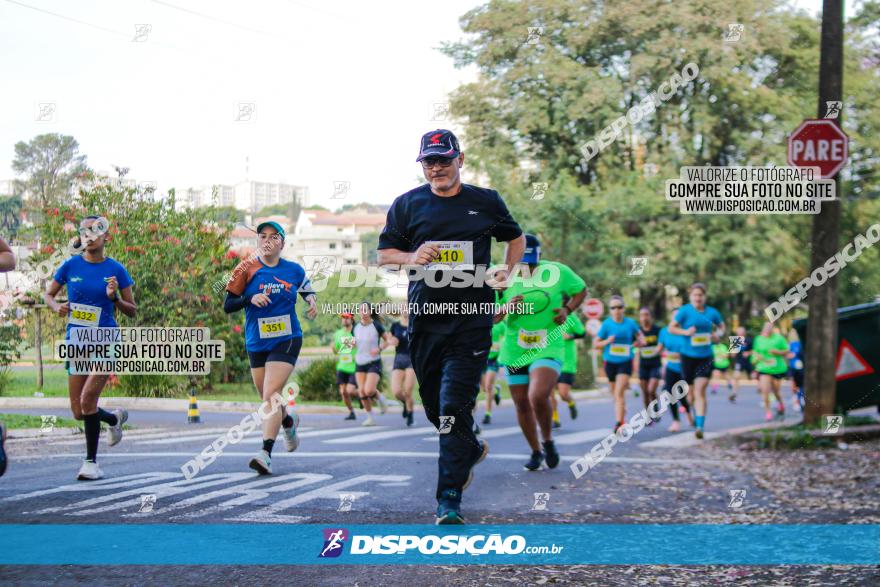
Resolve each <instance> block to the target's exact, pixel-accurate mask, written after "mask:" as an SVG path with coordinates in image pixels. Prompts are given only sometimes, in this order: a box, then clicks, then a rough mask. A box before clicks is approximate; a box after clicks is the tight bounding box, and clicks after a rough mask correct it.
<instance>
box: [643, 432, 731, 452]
mask: <svg viewBox="0 0 880 587" xmlns="http://www.w3.org/2000/svg"><path fill="white" fill-rule="evenodd" d="M720 436H724V433H723V432H706V433H705V437H704V439H703V440H700V439H699V438H697V437H696V436H694V433H693V432H692V431H691V432H680V433H678V434H673V435H672V436H664V437H663V438H658V439H657V440H649V441H648V442H640V443H639V446H640V447H645V448H685V447H688V446H696V445H698V444H702V443H703V442H705V441H706V440H712V439H713V438H718V437H720Z"/></svg>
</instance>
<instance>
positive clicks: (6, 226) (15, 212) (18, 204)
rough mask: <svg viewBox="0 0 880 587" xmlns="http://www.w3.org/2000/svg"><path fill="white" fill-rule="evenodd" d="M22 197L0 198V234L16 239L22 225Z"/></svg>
mask: <svg viewBox="0 0 880 587" xmlns="http://www.w3.org/2000/svg"><path fill="white" fill-rule="evenodd" d="M21 209H22V201H21V196H8V197H5V196H0V233H3V234H5V235H7V237H8V238H15V235H16V233H17V232H18V226H19V224H21Z"/></svg>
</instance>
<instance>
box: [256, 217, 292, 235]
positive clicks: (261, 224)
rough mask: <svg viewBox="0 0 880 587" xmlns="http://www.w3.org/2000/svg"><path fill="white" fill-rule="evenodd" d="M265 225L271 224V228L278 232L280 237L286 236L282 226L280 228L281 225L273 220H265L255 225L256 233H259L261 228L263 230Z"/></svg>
mask: <svg viewBox="0 0 880 587" xmlns="http://www.w3.org/2000/svg"><path fill="white" fill-rule="evenodd" d="M266 226H271V227H272V228H274V229H275V230H276V231H277V232H278V234H279V235H281V238H282V239H284V238H287V237H286V235H285V234H284V228H282V227H281V225H280V224H278V223H277V222H275V221H274V220H267V221H266V222H260V224H259V225H258V226H257V234H259V232H260V231H261V230H263V228H264V227H266Z"/></svg>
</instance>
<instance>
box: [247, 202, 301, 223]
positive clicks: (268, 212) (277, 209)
mask: <svg viewBox="0 0 880 587" xmlns="http://www.w3.org/2000/svg"><path fill="white" fill-rule="evenodd" d="M289 212H290V206H289V205H288V204H270V205H268V206H265V207H264V208H261V209H260V210H258V211H257V213H256V214H255V218H264V217H266V216H287V214H288V213H289ZM242 216H244V212H242ZM242 220H244V218H242ZM294 220H295V219H294Z"/></svg>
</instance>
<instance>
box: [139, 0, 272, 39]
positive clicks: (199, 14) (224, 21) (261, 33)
mask: <svg viewBox="0 0 880 587" xmlns="http://www.w3.org/2000/svg"><path fill="white" fill-rule="evenodd" d="M150 1H151V2H153V3H155V4H161V5H162V6H166V7H168V8H171V9H173V10H179V11H181V12H185V13H187V14H192V15H193V16H198V17H201V18H204V19H207V20H211V21H214V22H219V23H220V24H225V25H227V26H231V27H235V28H237V29H242V30H244V31H248V32H251V33H255V34H258V35H266V36H269V37H275V38H276V39H282V40H284V41H286V40H287V39H285V38H284V37H281V36H279V35H276V34H274V33H269V32H266V31H261V30H258V29H253V28H251V27H248V26H244V25H242V24H238V23H237V22H231V21H228V20H223V19H222V18H217V17H216V16H211V15H210V14H204V13H202V12H196V11H195V10H190V9H189V8H183V7H182V6H177V5H176V4H171V3H170V2H163V1H162V0H150Z"/></svg>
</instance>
